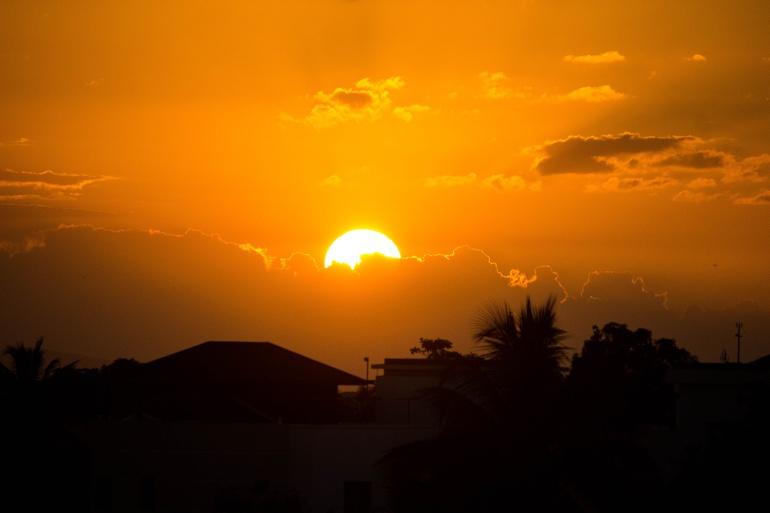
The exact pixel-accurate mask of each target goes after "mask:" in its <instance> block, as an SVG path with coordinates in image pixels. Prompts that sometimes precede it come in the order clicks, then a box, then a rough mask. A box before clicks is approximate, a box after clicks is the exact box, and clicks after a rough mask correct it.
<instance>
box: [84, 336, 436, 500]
mask: <svg viewBox="0 0 770 513" xmlns="http://www.w3.org/2000/svg"><path fill="white" fill-rule="evenodd" d="M364 383H365V381H364V380H363V379H361V378H359V377H357V376H353V375H351V374H348V373H346V372H343V371H340V370H338V369H335V368H333V367H330V366H328V365H325V364H323V363H320V362H317V361H315V360H312V359H310V358H307V357H304V356H302V355H299V354H297V353H294V352H292V351H288V350H286V349H284V348H281V347H279V346H277V345H274V344H271V343H268V342H206V343H203V344H200V345H197V346H194V347H191V348H189V349H186V350H183V351H180V352H178V353H174V354H171V355H168V356H165V357H163V358H159V359H157V360H154V361H152V362H149V363H147V364H144V365H142V368H141V370H140V372H139V374H138V376H137V377H136V379H135V380H134V381H132V382H131V383H130V384H129V385H128V386H127V387H124V388H127V389H129V390H131V389H136V390H135V391H134V392H133V393H134V394H135V397H138V398H139V399H141V400H140V401H139V403H137V404H138V405H139V406H140V407H139V408H137V409H135V411H134V413H132V414H130V415H125V416H117V417H113V418H112V419H104V420H100V421H96V422H91V423H89V424H87V425H84V426H82V427H81V429H80V434H81V436H82V439H83V440H84V441H85V442H86V443H87V445H88V446H89V450H90V453H91V454H92V483H93V492H92V506H93V508H92V511H95V512H107V511H110V512H136V511H185V512H201V513H202V512H210V511H213V512H236V511H237V512H239V511H284V512H287V513H291V512H300V511H302V512H319V513H328V512H330V511H336V512H339V513H343V512H347V513H371V512H375V511H383V510H384V508H385V503H386V502H385V501H386V497H385V485H384V483H383V481H382V478H381V476H380V475H379V474H378V472H377V471H376V466H377V464H378V462H379V461H380V460H381V458H383V457H384V456H385V455H386V454H387V453H388V452H389V451H390V450H391V449H393V448H394V447H398V446H402V445H404V444H408V443H411V442H414V441H416V440H422V439H426V438H429V437H431V436H433V435H434V434H435V430H434V428H433V427H431V426H410V425H403V424H401V425H390V424H388V425H383V424H377V423H363V424H362V423H358V424H344V423H341V422H340V418H341V417H338V416H337V414H336V412H337V405H338V401H337V400H338V394H337V387H338V386H339V385H363V384H364Z"/></svg>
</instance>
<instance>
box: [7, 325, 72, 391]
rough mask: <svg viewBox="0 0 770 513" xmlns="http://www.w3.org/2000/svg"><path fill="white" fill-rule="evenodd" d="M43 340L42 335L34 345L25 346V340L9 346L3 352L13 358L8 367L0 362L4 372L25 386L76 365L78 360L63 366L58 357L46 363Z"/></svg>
mask: <svg viewBox="0 0 770 513" xmlns="http://www.w3.org/2000/svg"><path fill="white" fill-rule="evenodd" d="M43 342H44V339H43V337H40V338H38V339H37V340H36V341H35V345H34V346H32V347H27V346H25V345H24V343H23V342H19V343H18V344H16V345H15V346H12V345H9V346H7V347H6V348H5V351H4V352H3V354H5V355H7V356H9V357H10V358H11V368H10V369H9V368H7V367H6V366H5V365H3V364H2V362H0V366H2V367H3V374H5V375H6V376H7V377H11V378H13V379H14V380H15V381H16V382H17V383H18V384H19V385H22V386H25V385H30V384H32V383H37V382H39V381H44V380H47V379H50V378H51V377H52V376H53V375H54V374H55V373H56V372H57V371H60V370H62V369H71V368H74V367H75V365H76V363H77V362H73V363H70V364H69V365H67V366H66V367H64V368H62V367H61V362H60V361H59V359H58V358H54V359H53V360H50V361H48V362H47V363H46V358H45V351H44V350H43Z"/></svg>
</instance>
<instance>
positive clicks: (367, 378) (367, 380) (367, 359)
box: [364, 356, 369, 390]
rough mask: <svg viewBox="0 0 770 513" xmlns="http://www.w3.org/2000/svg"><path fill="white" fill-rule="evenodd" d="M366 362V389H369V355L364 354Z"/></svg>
mask: <svg viewBox="0 0 770 513" xmlns="http://www.w3.org/2000/svg"><path fill="white" fill-rule="evenodd" d="M364 362H366V389H367V390H369V357H368V356H364Z"/></svg>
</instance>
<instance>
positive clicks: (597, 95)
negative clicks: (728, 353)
mask: <svg viewBox="0 0 770 513" xmlns="http://www.w3.org/2000/svg"><path fill="white" fill-rule="evenodd" d="M768 19H770V6H768V3H767V2H766V1H753V2H752V1H741V2H735V1H732V2H726V1H698V2H694V1H693V2H684V1H683V2H676V3H673V4H672V3H671V2H662V1H645V2H641V1H640V2H617V1H615V2H610V1H580V2H578V1H559V2H539V1H535V0H532V1H527V0H521V1H505V2H503V1H485V2H460V1H444V2H436V1H433V2H427V1H414V0H410V1H397V0H388V1H384V0H383V1H367V0H360V1H349V0H345V1H336V2H332V1H322V0H317V1H305V2H299V1H288V2H287V1H281V2H277V1H276V2H271V1H263V2H245V1H244V2H238V1H233V2H223V3H217V4H216V5H214V4H212V3H211V2H179V3H177V2H162V3H158V2H120V3H115V2H96V1H94V2H86V1H82V2H77V3H75V4H72V3H70V4H66V3H61V2H35V3H33V4H30V3H29V2H20V1H19V2H16V1H4V2H0V66H2V68H1V69H2V70H3V72H2V76H1V77H0V120H2V122H0V249H2V250H3V251H4V252H5V253H7V254H8V256H4V257H2V258H0V279H2V283H3V287H2V289H0V306H4V309H3V310H2V312H3V313H2V314H0V335H2V337H3V340H6V339H7V340H8V341H9V342H11V341H13V342H15V341H16V340H17V339H25V340H30V339H31V338H32V337H35V336H38V335H41V334H42V335H47V336H48V339H49V344H50V345H51V346H52V347H56V348H59V349H62V350H71V351H78V352H84V353H87V354H92V355H95V356H103V357H114V356H117V355H118V354H124V355H135V356H137V357H141V358H149V357H153V356H158V355H160V354H163V353H164V352H168V351H170V350H174V349H177V348H180V347H184V346H188V345H192V344H193V343H196V342H199V341H200V340H203V339H206V338H233V337H237V338H252V339H268V338H269V339H272V340H274V341H275V342H277V343H279V344H284V345H286V346H288V347H292V348H295V349H298V350H302V351H304V352H306V353H308V354H311V355H313V356H317V357H323V358H326V359H328V360H329V361H330V363H336V364H338V365H341V366H343V367H345V368H348V369H351V370H356V369H357V365H358V363H356V362H358V361H359V360H360V358H361V356H362V355H363V354H365V353H371V354H372V355H373V357H383V356H385V355H389V356H403V355H404V354H405V353H406V351H407V349H408V348H409V347H410V346H411V345H413V343H414V342H415V340H416V339H417V337H419V336H444V337H449V338H453V339H454V340H455V341H456V342H457V343H458V344H459V345H461V346H462V347H463V348H469V347H470V346H469V343H468V335H469V332H470V323H471V320H472V317H473V315H474V312H475V311H477V310H478V308H480V307H481V306H483V304H484V303H485V302H486V301H488V300H489V299H493V298H500V299H502V298H506V299H509V300H512V301H519V300H520V299H521V297H523V296H522V294H524V293H526V292H527V291H529V292H532V291H535V292H536V293H543V294H545V293H546V292H547V291H549V290H552V291H555V292H558V293H559V294H561V295H562V296H563V297H564V298H565V302H564V303H563V306H562V310H563V312H562V313H563V318H564V322H565V323H567V324H568V325H567V326H566V327H567V328H568V329H569V330H570V331H571V332H572V333H573V341H572V344H573V345H575V344H579V343H580V341H581V340H582V339H583V338H584V337H585V336H586V335H587V334H588V333H589V332H590V326H591V324H592V323H594V322H605V321H607V320H617V321H621V322H622V321H626V322H629V323H632V324H634V325H635V326H636V325H645V326H650V327H655V328H656V331H658V334H659V335H661V336H662V335H672V336H673V335H676V336H677V337H678V338H679V339H680V340H681V341H682V342H683V343H684V344H685V345H686V346H688V347H690V348H692V349H694V350H695V351H696V352H698V353H700V354H701V356H702V357H704V358H706V359H714V358H716V357H717V356H718V355H719V352H720V351H721V349H722V347H725V346H726V347H729V345H730V344H731V339H730V334H731V331H732V323H733V322H734V321H735V320H737V319H736V317H742V318H744V324H745V325H746V330H747V339H746V340H747V344H748V345H749V347H750V349H749V350H748V353H749V354H750V355H752V354H753V355H759V354H764V353H766V352H768V351H770V313H769V311H770V264H768V262H769V261H770V259H768V254H769V253H770V30H769V29H768ZM62 225H66V226H67V227H66V228H65V227H61V226H62ZM84 226H88V228H85V227H84ZM57 227H58V228H57ZM356 227H368V228H375V229H379V230H381V231H383V232H384V233H386V234H388V235H389V236H390V237H391V238H392V239H393V240H394V241H395V242H396V243H397V244H398V245H399V247H400V249H401V252H402V254H403V255H405V256H416V257H420V258H422V257H424V256H425V255H429V254H432V255H439V254H440V255H450V254H452V253H453V251H454V250H455V248H458V247H462V246H468V247H469V248H472V249H466V250H460V251H458V252H456V253H455V254H454V256H447V257H434V258H432V259H431V258H428V259H425V260H424V261H417V260H407V261H404V262H399V263H397V264H393V265H394V266H395V267H393V265H390V264H388V265H386V266H385V267H386V268H385V269H382V268H380V264H379V263H377V262H374V263H369V264H367V265H365V267H366V268H367V269H366V270H364V269H361V270H360V272H359V273H358V274H355V275H351V276H344V275H338V274H335V273H330V272H329V271H323V270H319V269H316V267H315V264H316V263H320V262H322V260H323V254H324V251H325V249H326V247H327V246H328V245H329V244H330V243H331V241H333V240H334V239H335V238H336V237H337V236H338V235H339V234H341V233H343V232H345V231H346V230H348V229H351V228H356ZM150 230H157V231H156V232H152V233H154V235H150ZM189 230H194V231H193V232H189ZM158 231H159V232H158ZM199 232H200V233H199ZM201 233H202V234H201ZM184 234H187V235H184ZM213 234H216V236H214V235H213ZM237 244H241V245H243V244H250V245H252V246H253V247H254V248H261V249H260V252H259V253H255V252H254V251H250V250H248V249H246V250H244V249H241V248H245V247H246V246H242V247H238V246H237ZM234 251H235V253H233V252H234ZM12 254H13V256H12V257H11V256H10V255H12ZM293 254H301V255H307V256H295V258H294V259H292V260H290V261H289V260H281V259H286V258H287V257H289V256H291V255H293ZM149 255H152V258H150V257H149ZM263 255H264V256H267V257H268V260H269V261H270V264H269V266H268V267H269V269H268V270H265V269H264V263H263ZM257 257H258V258H257ZM538 266H548V267H547V269H549V271H548V272H546V271H544V269H546V268H543V267H541V268H540V271H539V279H538V282H537V283H538V285H537V286H535V284H534V283H533V282H532V278H533V276H535V272H536V268H537V267H538ZM297 268H300V269H301V270H300V271H297ZM511 270H513V272H512V271H511ZM549 273H550V274H549ZM553 273H556V275H558V279H557V278H555V277H554V276H555V275H554V274H553ZM386 276H387V279H386ZM77 277H80V281H77V280H76V278H77ZM512 278H513V280H511V279H512ZM351 280H352V281H351ZM107 283H111V284H112V286H111V287H108V286H107V285H106V284H107ZM525 285H526V286H527V287H528V288H525ZM538 287H539V288H540V290H539V291H538V290H537V289H538ZM693 307H694V308H693ZM362 309H363V310H362ZM367 312H368V313H367ZM704 312H705V313H704ZM688 315H689V316H690V317H688ZM693 315H695V317H692V316H693ZM698 315H700V316H701V317H698ZM688 319H689V320H688ZM704 319H708V320H709V322H713V323H714V326H710V325H709V326H707V325H706V324H707V323H706V321H705V320H704ZM752 331H753V335H752ZM751 344H754V345H753V346H751ZM752 347H753V348H752Z"/></svg>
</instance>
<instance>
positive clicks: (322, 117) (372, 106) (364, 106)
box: [281, 77, 429, 129]
mask: <svg viewBox="0 0 770 513" xmlns="http://www.w3.org/2000/svg"><path fill="white" fill-rule="evenodd" d="M403 87H404V80H403V79H402V78H401V77H389V78H386V79H383V80H371V79H369V78H363V79H361V80H359V81H358V82H356V83H355V85H354V86H353V87H349V88H345V87H338V88H336V89H334V90H333V91H331V92H324V91H319V92H317V93H316V94H314V95H313V101H314V104H313V106H312V107H311V109H310V113H308V114H307V115H306V116H305V117H304V118H302V119H301V121H302V122H304V123H306V124H308V125H310V126H312V127H314V128H318V129H321V128H329V127H333V126H337V125H340V124H343V123H348V122H361V121H376V120H379V119H381V118H383V117H384V116H386V115H389V114H392V115H393V116H394V117H396V118H397V119H400V120H402V121H405V122H410V121H412V119H414V115H415V114H416V113H419V112H425V111H427V110H429V107H428V106H426V105H420V104H413V105H395V104H394V102H393V98H392V96H391V93H393V92H395V91H398V90H400V89H402V88H403ZM281 118H282V119H283V120H285V121H296V120H295V119H294V118H293V117H291V116H289V115H287V114H282V116H281Z"/></svg>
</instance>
